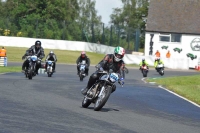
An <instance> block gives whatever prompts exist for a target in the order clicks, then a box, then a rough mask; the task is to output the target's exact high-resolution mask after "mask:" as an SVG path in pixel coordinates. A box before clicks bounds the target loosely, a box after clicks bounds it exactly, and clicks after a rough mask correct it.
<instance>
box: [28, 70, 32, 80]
mask: <svg viewBox="0 0 200 133" xmlns="http://www.w3.org/2000/svg"><path fill="white" fill-rule="evenodd" d="M32 73H33V72H32V70H29V72H28V79H32V77H33V75H32Z"/></svg>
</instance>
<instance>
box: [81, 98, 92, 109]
mask: <svg viewBox="0 0 200 133" xmlns="http://www.w3.org/2000/svg"><path fill="white" fill-rule="evenodd" d="M90 104H91V101H90V100H88V99H87V98H86V97H84V98H83V101H82V107H83V108H87V107H88V106H89V105H90Z"/></svg>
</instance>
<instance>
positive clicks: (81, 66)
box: [79, 60, 86, 81]
mask: <svg viewBox="0 0 200 133" xmlns="http://www.w3.org/2000/svg"><path fill="white" fill-rule="evenodd" d="M85 67H86V61H85V60H82V62H81V63H80V67H79V71H80V72H79V77H80V81H83V78H84V77H86V73H85Z"/></svg>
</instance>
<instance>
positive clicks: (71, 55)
mask: <svg viewBox="0 0 200 133" xmlns="http://www.w3.org/2000/svg"><path fill="white" fill-rule="evenodd" d="M6 50H7V57H8V61H11V62H22V56H23V55H24V53H25V51H26V50H27V48H19V47H6ZM50 50H51V49H44V52H45V58H46V56H47V54H48V53H49V52H50ZM53 51H54V53H55V54H56V56H57V59H58V63H67V64H75V63H76V60H77V58H78V57H79V56H80V53H81V51H69V50H53ZM86 54H87V56H88V57H89V58H90V61H91V64H97V63H98V62H99V61H100V60H102V58H103V57H104V56H105V55H104V54H98V53H92V52H86ZM45 58H44V59H43V60H45Z"/></svg>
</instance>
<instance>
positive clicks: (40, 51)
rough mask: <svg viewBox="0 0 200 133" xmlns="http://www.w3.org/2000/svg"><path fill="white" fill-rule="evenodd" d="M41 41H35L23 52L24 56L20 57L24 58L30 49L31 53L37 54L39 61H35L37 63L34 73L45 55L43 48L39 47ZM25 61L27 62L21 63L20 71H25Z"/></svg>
mask: <svg viewBox="0 0 200 133" xmlns="http://www.w3.org/2000/svg"><path fill="white" fill-rule="evenodd" d="M41 45H42V43H41V41H39V40H38V41H36V42H35V45H32V46H31V47H30V48H29V49H28V50H26V53H25V54H24V56H23V57H22V59H25V57H26V56H27V55H29V52H30V51H32V52H33V55H37V57H38V58H39V59H40V60H39V61H37V65H36V70H35V73H36V74H38V70H39V68H40V67H41V60H42V59H43V58H44V57H45V54H44V49H43V48H42V47H41ZM27 63H29V62H28V61H27V60H25V61H24V63H23V65H22V72H24V71H25V66H27Z"/></svg>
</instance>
